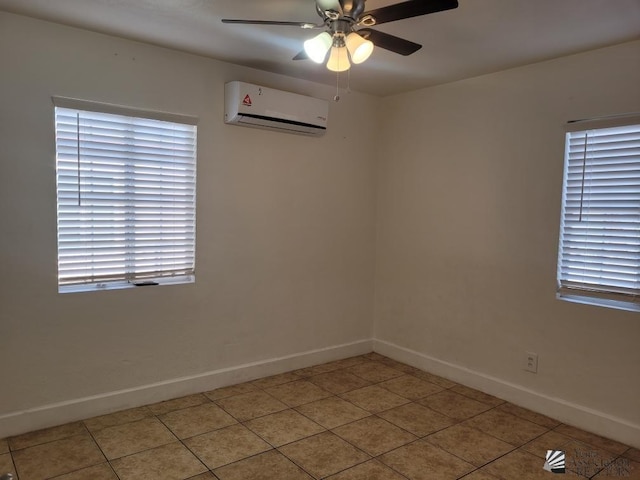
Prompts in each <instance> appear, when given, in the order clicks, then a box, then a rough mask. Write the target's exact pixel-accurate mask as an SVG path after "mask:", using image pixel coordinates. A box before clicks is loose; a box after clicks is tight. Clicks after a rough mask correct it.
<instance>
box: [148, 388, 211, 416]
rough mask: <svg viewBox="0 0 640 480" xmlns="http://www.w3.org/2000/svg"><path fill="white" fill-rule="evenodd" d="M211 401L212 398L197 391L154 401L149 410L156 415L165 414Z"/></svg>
mask: <svg viewBox="0 0 640 480" xmlns="http://www.w3.org/2000/svg"><path fill="white" fill-rule="evenodd" d="M209 402H210V400H209V399H208V398H207V397H205V396H204V395H203V394H202V393H197V394H195V395H189V396H186V397H180V398H174V399H172V400H167V401H165V402H160V403H154V404H153V405H149V410H151V413H153V414H154V415H164V414H165V413H169V412H173V411H175V410H181V409H183V408H189V407H195V406H196V405H202V404H203V403H209Z"/></svg>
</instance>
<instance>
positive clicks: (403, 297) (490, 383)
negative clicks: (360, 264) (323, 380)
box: [374, 42, 640, 446]
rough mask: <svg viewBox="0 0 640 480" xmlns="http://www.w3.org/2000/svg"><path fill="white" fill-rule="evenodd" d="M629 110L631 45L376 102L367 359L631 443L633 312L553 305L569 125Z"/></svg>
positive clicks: (636, 409) (636, 106)
mask: <svg viewBox="0 0 640 480" xmlns="http://www.w3.org/2000/svg"><path fill="white" fill-rule="evenodd" d="M630 111H636V112H637V111H640V42H633V43H627V44H623V45H619V46H614V47H610V48H605V49H601V50H596V51H592V52H588V53H584V54H580V55H574V56H571V57H565V58H561V59H557V60H553V61H548V62H544V63H538V64H534V65H530V66H526V67H522V68H516V69H512V70H508V71H503V72H499V73H495V74H491V75H486V76H482V77H478V78H473V79H469V80H465V81H460V82H456V83H452V84H448V85H442V86H438V87H434V88H428V89H424V90H420V91H416V92H411V93H407V94H403V95H398V96H393V97H387V98H385V99H384V101H383V108H382V114H383V118H384V125H383V128H384V130H385V139H386V141H385V142H384V144H383V147H382V152H381V153H382V155H381V158H380V165H379V171H378V193H377V195H378V200H377V201H378V227H377V242H378V243H377V276H376V295H375V329H374V336H375V338H376V339H377V340H379V342H378V346H377V348H378V349H380V350H382V351H384V352H387V353H391V354H395V355H396V356H399V357H403V358H405V359H413V361H414V362H418V363H419V362H422V363H423V364H424V365H427V366H430V367H431V368H432V369H436V370H439V371H441V372H442V373H445V374H448V375H449V376H452V377H454V378H456V379H459V380H465V381H467V383H473V386H476V387H478V388H481V389H484V390H486V391H489V392H493V393H499V394H502V395H503V396H507V397H510V398H509V399H512V400H513V401H516V402H519V403H523V404H526V406H529V407H530V408H534V409H537V410H542V411H546V412H547V413H550V414H554V415H555V416H557V417H561V419H565V420H566V421H572V422H573V423H580V424H581V426H583V427H585V428H590V429H592V430H595V431H599V432H601V433H603V434H608V435H611V436H613V437H614V438H616V437H617V438H622V439H626V440H628V441H630V442H631V441H632V438H631V437H632V436H633V435H635V444H636V446H638V445H637V444H638V443H639V442H640V316H639V315H638V314H637V313H630V312H623V311H615V310H610V309H604V308H600V307H594V306H586V305H578V304H572V303H567V302H563V301H560V300H556V299H555V274H556V258H557V244H558V231H559V216H560V199H561V193H562V173H563V149H564V130H563V128H564V124H565V122H566V121H568V120H572V119H581V118H592V117H597V116H604V115H612V114H620V113H624V112H630ZM525 351H532V352H537V353H538V354H539V371H538V373H537V374H532V373H528V372H525V371H524V370H523V357H524V354H525ZM571 409H577V410H574V411H573V412H571ZM623 431H624V432H623Z"/></svg>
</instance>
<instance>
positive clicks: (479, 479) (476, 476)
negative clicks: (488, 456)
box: [460, 470, 499, 480]
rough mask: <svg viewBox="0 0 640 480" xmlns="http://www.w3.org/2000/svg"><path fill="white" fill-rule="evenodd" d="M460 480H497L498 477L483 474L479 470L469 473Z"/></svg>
mask: <svg viewBox="0 0 640 480" xmlns="http://www.w3.org/2000/svg"><path fill="white" fill-rule="evenodd" d="M460 480H499V479H498V477H494V476H493V475H491V474H489V473H486V472H483V471H481V470H476V471H475V472H471V473H470V474H469V475H465V476H464V477H462V478H461V479H460Z"/></svg>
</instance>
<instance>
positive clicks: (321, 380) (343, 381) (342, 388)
mask: <svg viewBox="0 0 640 480" xmlns="http://www.w3.org/2000/svg"><path fill="white" fill-rule="evenodd" d="M309 381H310V382H312V383H314V384H316V385H318V386H320V387H322V388H324V389H325V390H327V391H329V392H331V393H333V394H336V395H338V394H340V393H345V392H349V391H351V390H355V389H357V388H362V387H366V386H367V385H369V382H368V381H366V380H365V379H364V378H360V377H358V376H356V375H354V374H353V373H349V372H347V371H345V370H336V371H334V372H327V373H322V374H320V375H315V376H313V377H309Z"/></svg>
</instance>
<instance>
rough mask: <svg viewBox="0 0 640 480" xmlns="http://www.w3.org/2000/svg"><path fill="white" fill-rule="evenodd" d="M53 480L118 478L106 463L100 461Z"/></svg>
mask: <svg viewBox="0 0 640 480" xmlns="http://www.w3.org/2000/svg"><path fill="white" fill-rule="evenodd" d="M55 480H118V477H117V476H116V474H115V473H114V472H113V469H112V468H111V467H110V466H109V464H108V463H101V464H100V465H95V466H93V467H88V468H83V469H82V470H77V471H75V472H72V473H67V474H66V475H62V476H61V477H56V478H55Z"/></svg>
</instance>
